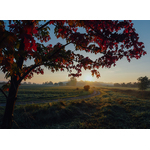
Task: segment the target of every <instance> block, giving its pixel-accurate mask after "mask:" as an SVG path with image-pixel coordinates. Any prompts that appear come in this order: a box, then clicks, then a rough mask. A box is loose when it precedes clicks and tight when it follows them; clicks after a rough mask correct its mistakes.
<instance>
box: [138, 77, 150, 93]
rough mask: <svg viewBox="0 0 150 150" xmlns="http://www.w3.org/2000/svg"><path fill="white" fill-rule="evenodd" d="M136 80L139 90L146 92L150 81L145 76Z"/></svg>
mask: <svg viewBox="0 0 150 150" xmlns="http://www.w3.org/2000/svg"><path fill="white" fill-rule="evenodd" d="M137 80H138V87H139V90H146V89H147V88H148V85H149V84H150V81H149V79H148V77H147V76H145V77H139V78H138V79H137Z"/></svg>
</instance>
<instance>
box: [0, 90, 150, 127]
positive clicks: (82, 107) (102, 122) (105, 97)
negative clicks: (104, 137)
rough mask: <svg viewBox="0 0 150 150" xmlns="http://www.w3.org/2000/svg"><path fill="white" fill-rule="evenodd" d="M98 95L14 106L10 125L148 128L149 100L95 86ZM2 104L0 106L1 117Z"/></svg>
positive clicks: (149, 123)
mask: <svg viewBox="0 0 150 150" xmlns="http://www.w3.org/2000/svg"><path fill="white" fill-rule="evenodd" d="M96 89H98V90H99V91H100V92H101V95H99V96H96V97H92V98H87V99H81V100H71V101H60V102H52V103H46V104H32V105H21V106H16V107H15V112H14V123H13V128H23V129H26V128H27V129H37V128H38V129H40V128H42V129H145V128H148V129H149V128H150V121H149V120H150V111H149V110H150V101H149V99H141V98H137V97H135V96H133V95H132V94H129V92H128V94H125V93H121V92H120V91H119V89H118V91H117V90H116V91H113V90H112V89H110V88H96ZM3 111H4V107H0V120H1V119H2V115H3Z"/></svg>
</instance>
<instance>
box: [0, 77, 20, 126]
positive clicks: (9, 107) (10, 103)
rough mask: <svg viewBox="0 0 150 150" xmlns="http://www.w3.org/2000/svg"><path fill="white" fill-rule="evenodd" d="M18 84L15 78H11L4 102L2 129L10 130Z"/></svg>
mask: <svg viewBox="0 0 150 150" xmlns="http://www.w3.org/2000/svg"><path fill="white" fill-rule="evenodd" d="M18 88H19V84H18V83H17V80H16V77H13V78H11V85H10V88H9V94H8V98H7V102H6V107H5V112H4V117H3V122H2V126H1V128H2V129H11V128H12V123H13V113H14V107H15V103H16V98H17V93H18Z"/></svg>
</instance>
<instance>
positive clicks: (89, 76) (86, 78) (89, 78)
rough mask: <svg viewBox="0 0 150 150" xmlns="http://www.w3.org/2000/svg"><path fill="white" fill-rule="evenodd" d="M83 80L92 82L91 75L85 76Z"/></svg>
mask: <svg viewBox="0 0 150 150" xmlns="http://www.w3.org/2000/svg"><path fill="white" fill-rule="evenodd" d="M85 80H86V81H93V78H92V76H91V75H87V76H86V77H85Z"/></svg>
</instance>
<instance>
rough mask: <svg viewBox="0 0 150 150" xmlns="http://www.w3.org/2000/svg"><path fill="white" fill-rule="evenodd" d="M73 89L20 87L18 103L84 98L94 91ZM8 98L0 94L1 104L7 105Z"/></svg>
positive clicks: (69, 87) (63, 87) (66, 87)
mask: <svg viewBox="0 0 150 150" xmlns="http://www.w3.org/2000/svg"><path fill="white" fill-rule="evenodd" d="M77 88H78V87H71V86H60V87H58V86H57V87H55V86H38V85H36V86H35V85H31V86H29V85H26V86H25V85H22V86H20V87H19V91H18V96H17V102H25V101H26V102H28V101H42V100H54V99H63V98H69V97H77V96H83V95H87V94H91V93H92V90H89V91H85V90H84V89H83V87H81V88H78V90H77ZM5 102H6V98H5V97H4V95H3V94H2V93H1V92H0V103H5Z"/></svg>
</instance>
